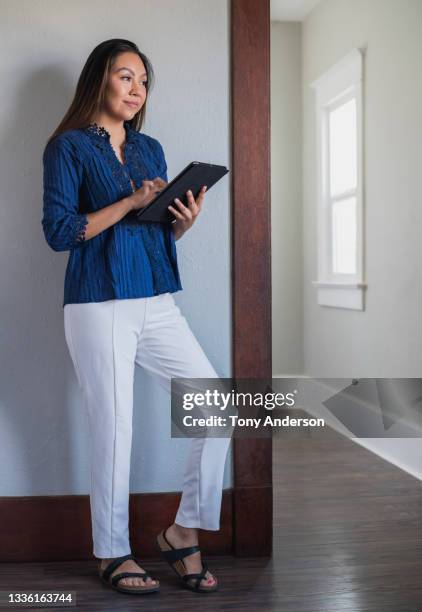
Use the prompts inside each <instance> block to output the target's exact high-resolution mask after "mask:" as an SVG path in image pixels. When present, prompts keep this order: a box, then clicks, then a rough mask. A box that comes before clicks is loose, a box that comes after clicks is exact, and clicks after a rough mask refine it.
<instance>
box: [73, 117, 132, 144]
mask: <svg viewBox="0 0 422 612" xmlns="http://www.w3.org/2000/svg"><path fill="white" fill-rule="evenodd" d="M123 125H124V128H125V130H126V142H133V141H134V140H135V138H136V134H137V131H136V130H134V129H133V128H132V127H131V126H130V124H129V122H128V121H124V122H123ZM84 130H85V132H86V133H87V134H88V135H89V136H92V137H94V138H96V139H99V141H104V140H107V141H108V142H110V132H108V130H106V128H105V127H104V126H102V125H98V124H97V123H95V122H94V123H90V124H88V125H87V127H85V128H84Z"/></svg>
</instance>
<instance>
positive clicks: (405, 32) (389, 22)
mask: <svg viewBox="0 0 422 612" xmlns="http://www.w3.org/2000/svg"><path fill="white" fill-rule="evenodd" d="M421 24H422V3H421V2H420V0H353V1H352V0H322V1H321V2H320V3H319V4H318V5H317V6H316V7H315V8H314V10H313V11H312V12H311V13H310V15H309V16H308V17H307V19H306V20H305V22H304V23H303V46H302V55H303V64H302V68H303V72H302V76H303V109H304V115H303V136H304V140H303V169H304V174H303V189H304V192H303V194H304V201H303V215H304V228H303V229H304V245H305V251H304V257H305V260H304V326H305V335H304V340H305V343H304V362H305V372H306V374H308V375H310V376H319V377H324V376H325V377H336V376H337V377H343V376H344V377H379V378H381V377H387V378H388V377H393V378H401V377H403V378H412V377H416V378H418V377H421V371H422V368H421V366H422V325H421V314H420V313H421V304H422V282H421V279H422V241H421V227H422V207H421V187H420V172H421V167H422V154H421V151H422V149H421V136H422V120H421V99H422V76H421V70H420V59H419V58H420V57H421V55H422V37H421ZM353 47H361V48H364V49H365V58H364V181H365V187H364V200H365V202H364V206H365V213H364V218H365V224H366V238H365V246H366V252H365V259H366V267H365V272H366V282H367V283H368V289H367V300H366V302H367V306H366V310H365V311H363V312H360V311H352V310H343V309H338V308H326V307H321V306H318V304H317V300H316V295H315V291H316V290H315V288H314V287H313V286H312V284H311V281H312V280H314V279H316V272H317V269H316V258H315V253H316V242H315V238H316V232H315V212H316V207H315V185H316V176H315V171H314V165H315V164H314V162H315V141H314V136H315V121H314V117H315V115H314V106H313V101H314V97H313V96H314V92H313V91H312V90H311V89H310V88H309V83H310V82H312V81H313V80H314V79H315V78H317V77H318V76H319V75H320V74H322V73H323V72H325V70H327V69H328V68H329V67H330V66H331V65H332V64H334V63H335V62H336V61H337V60H338V59H340V58H341V57H342V56H343V55H344V54H345V53H347V52H348V51H349V50H350V49H351V48H353ZM390 435H392V434H391V433H390ZM360 443H361V444H363V445H364V446H366V447H367V448H369V449H371V450H372V451H374V452H376V453H377V454H379V455H380V456H382V457H384V458H385V459H387V460H389V461H391V462H392V463H394V464H396V465H398V466H399V467H401V468H403V469H405V470H407V471H408V472H410V473H411V474H414V475H415V476H417V477H418V478H422V448H421V444H420V440H419V439H417V438H416V439H405V438H401V439H400V438H398V437H397V438H392V439H379V438H374V439H369V438H367V439H361V440H360Z"/></svg>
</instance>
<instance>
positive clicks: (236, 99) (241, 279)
mask: <svg viewBox="0 0 422 612" xmlns="http://www.w3.org/2000/svg"><path fill="white" fill-rule="evenodd" d="M231 72H232V81H231V82H232V90H231V95H232V143H233V149H232V211H233V212H232V245H233V246H232V291H233V294H232V295H233V303H232V308H233V376H234V377H235V378H263V379H271V376H272V364H271V207H270V2H269V0H232V2H231ZM233 444H234V479H235V480H234V492H233V493H234V497H233V503H234V513H233V533H234V551H235V554H236V555H238V556H261V555H262V556H266V555H271V550H272V546H271V544H272V440H271V438H269V439H262V438H261V439H258V438H257V439H234V441H233Z"/></svg>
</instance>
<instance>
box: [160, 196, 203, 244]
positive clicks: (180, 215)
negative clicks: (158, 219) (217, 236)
mask: <svg viewBox="0 0 422 612" xmlns="http://www.w3.org/2000/svg"><path fill="white" fill-rule="evenodd" d="M206 190H207V188H206V186H205V185H204V187H202V189H201V191H200V192H199V195H198V197H197V198H196V200H195V198H194V197H193V193H192V191H190V190H189V191H188V192H187V193H186V195H187V198H188V205H187V206H185V205H184V204H183V202H181V201H180V200H179V198H175V200H174V201H175V204H176V205H177V209H176V208H174V206H171V205H170V206H169V207H168V208H169V210H170V211H171V212H172V213H173V214H174V216H175V217H176V221H174V222H173V223H172V228H173V232H174V239H175V240H178V239H179V238H181V237H182V236H183V234H184V233H185V232H186V231H187V230H188V229H189V228H191V227H192V225H193V224H194V223H195V221H196V218H197V216H198V215H199V213H200V212H201V207H202V202H203V201H204V198H205V192H206Z"/></svg>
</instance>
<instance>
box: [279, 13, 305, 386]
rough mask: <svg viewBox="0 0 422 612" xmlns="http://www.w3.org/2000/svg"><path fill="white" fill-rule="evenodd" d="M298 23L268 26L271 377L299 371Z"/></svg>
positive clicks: (299, 147) (300, 361) (300, 213)
mask: <svg viewBox="0 0 422 612" xmlns="http://www.w3.org/2000/svg"><path fill="white" fill-rule="evenodd" d="M301 44H302V37H301V24H300V23H287V22H277V21H273V22H272V23H271V272H272V275H271V276H272V278H271V284H272V329H273V347H272V361H273V376H281V375H283V376H296V375H297V374H300V373H302V372H303V321H302V317H303V294H302V280H303V278H302V267H303V258H302V249H303V245H302V158H301V156H302V80H301V56H302V53H301Z"/></svg>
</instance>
